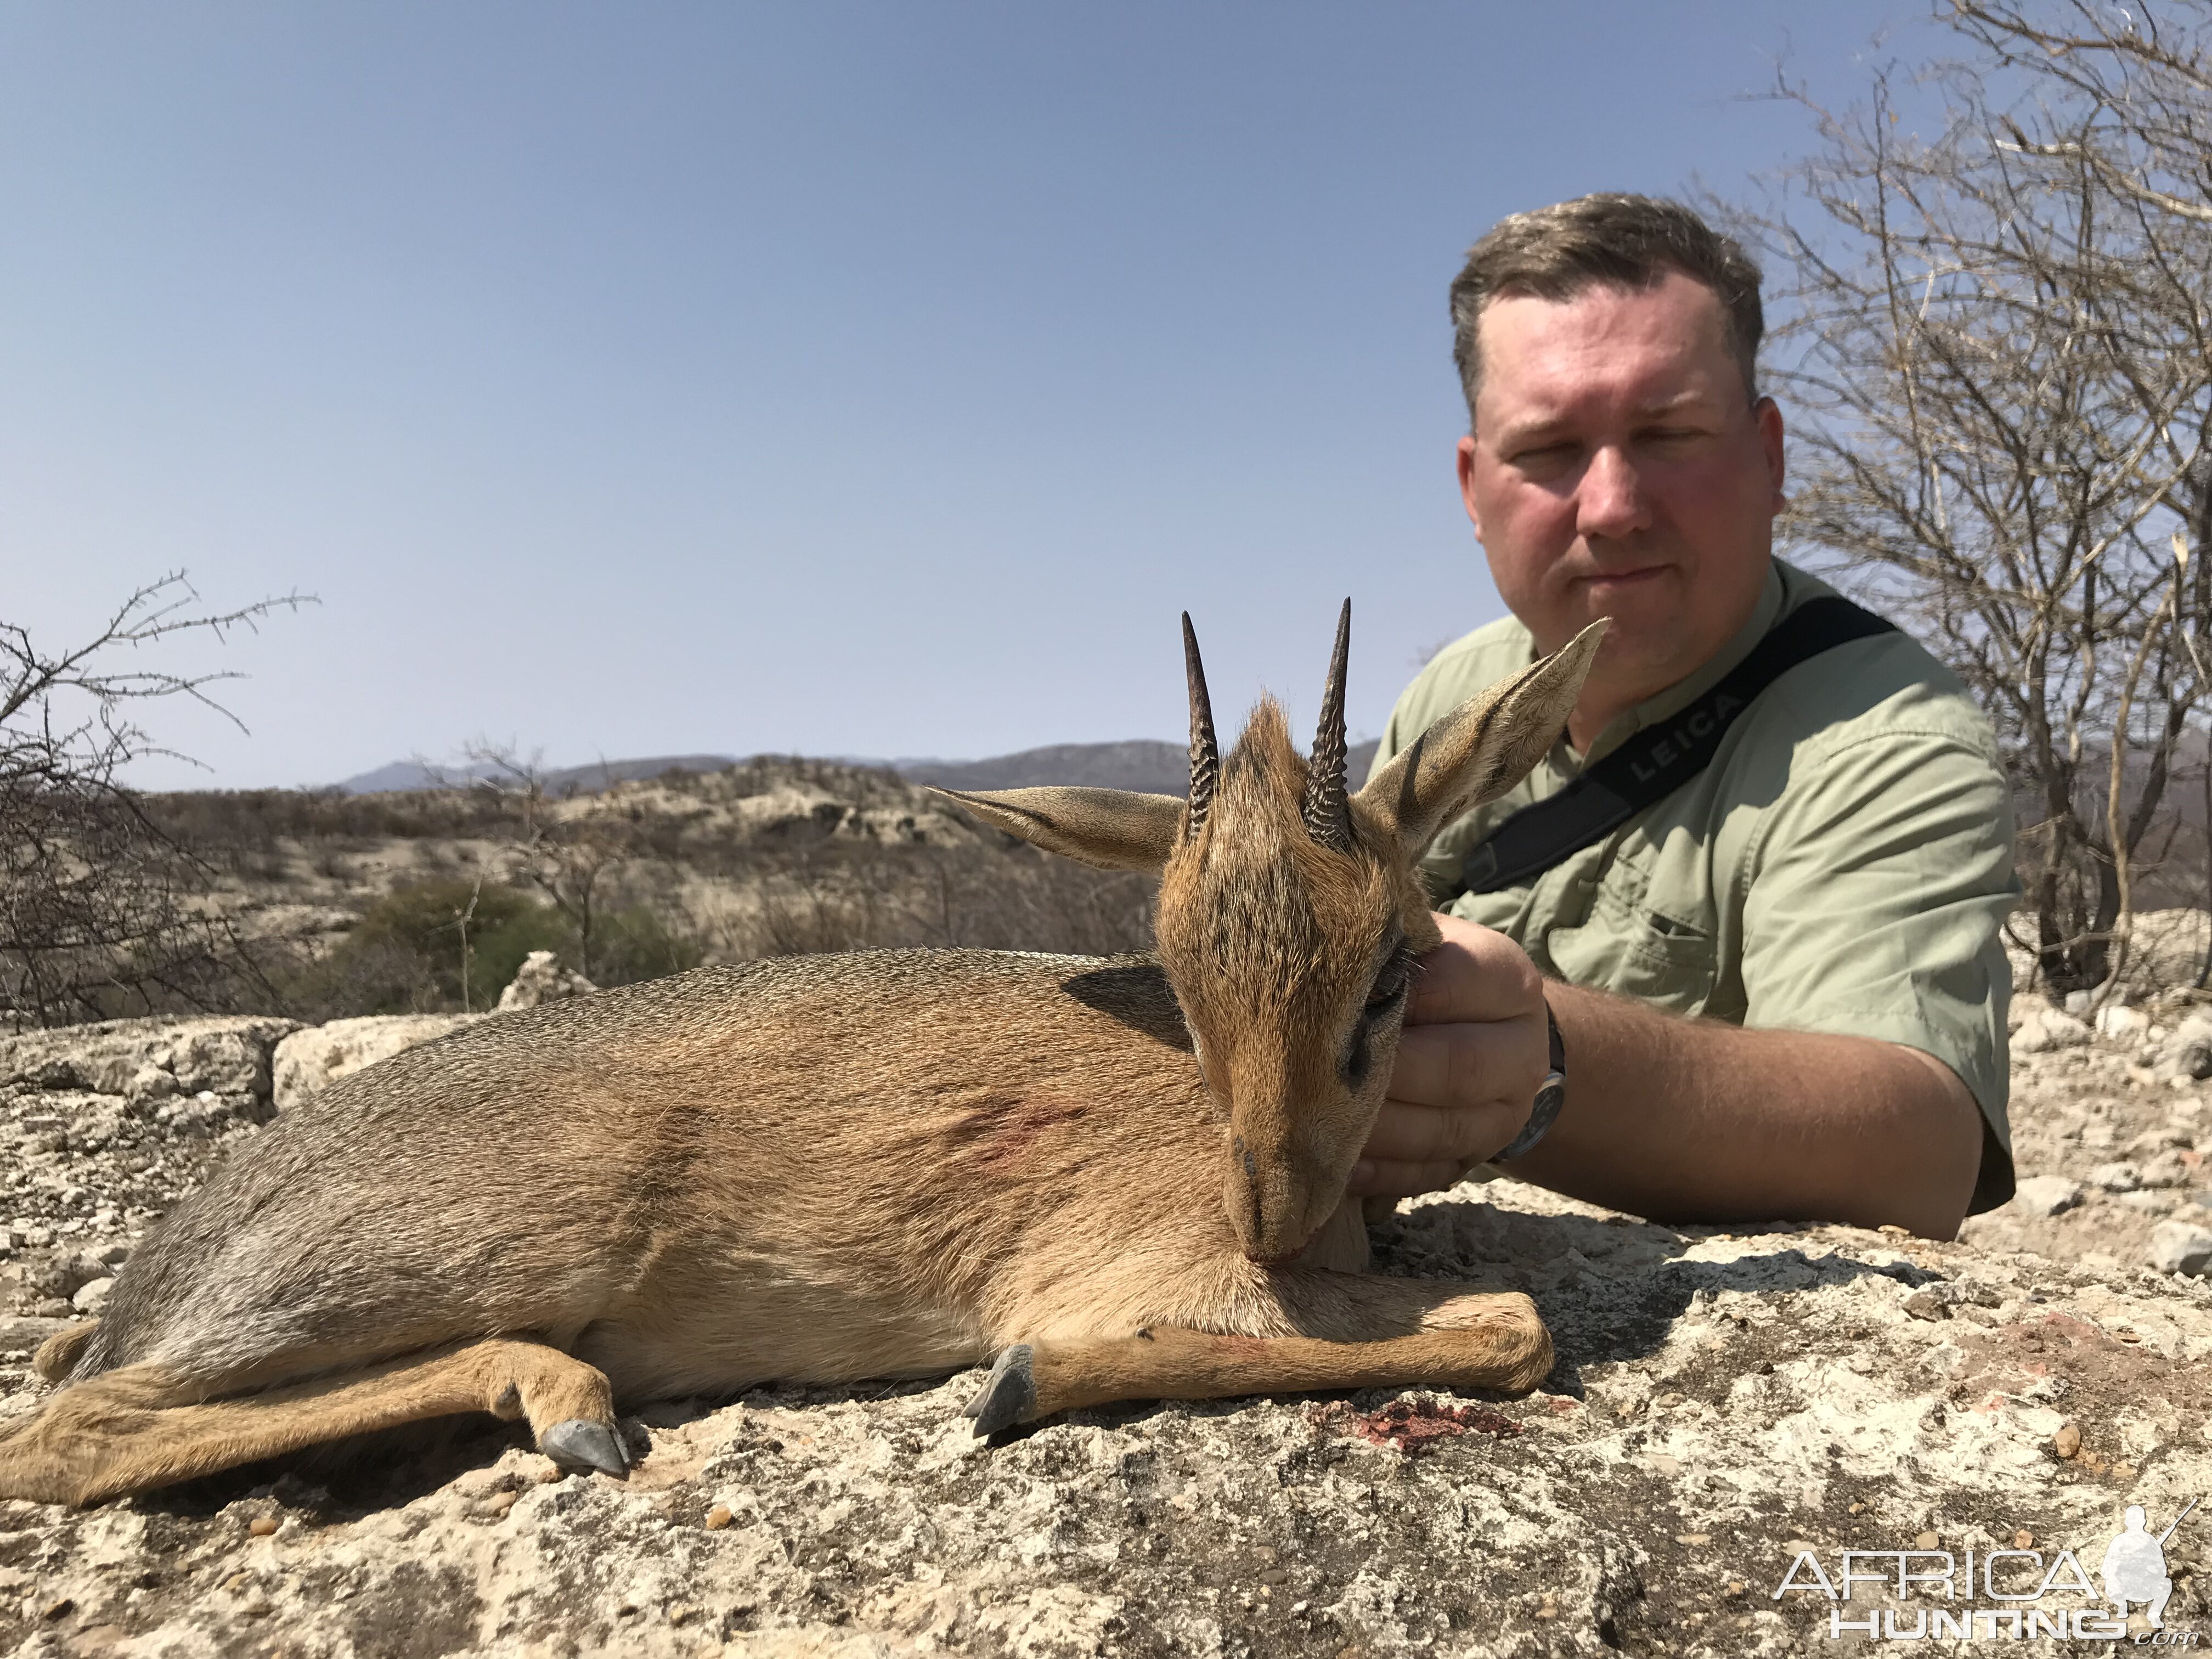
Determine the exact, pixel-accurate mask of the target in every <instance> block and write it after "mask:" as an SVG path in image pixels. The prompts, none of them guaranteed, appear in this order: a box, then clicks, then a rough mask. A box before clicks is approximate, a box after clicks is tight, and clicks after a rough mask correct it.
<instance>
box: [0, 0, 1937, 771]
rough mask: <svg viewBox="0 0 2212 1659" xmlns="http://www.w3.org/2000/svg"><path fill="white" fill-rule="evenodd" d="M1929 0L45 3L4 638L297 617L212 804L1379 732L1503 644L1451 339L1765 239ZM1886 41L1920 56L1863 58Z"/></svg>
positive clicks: (3, 360)
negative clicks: (1461, 458)
mask: <svg viewBox="0 0 2212 1659" xmlns="http://www.w3.org/2000/svg"><path fill="white" fill-rule="evenodd" d="M1921 15H1922V14H1921V11H1920V8H1919V6H1918V5H1917V3H1914V0H1897V3H1882V4H1859V3H1842V0H1834V3H1823V4H1820V5H1817V6H1813V5H1807V4H1804V3H1802V0H1796V3H1792V0H1756V3H1755V0H1741V3H1705V4H1700V3H1694V0H1682V3H1676V4H1671V5H1667V6H1652V5H1649V4H1626V3H1620V4H1612V3H1607V4H1595V3H1574V0H1565V3H1553V4H1550V5H1547V6H1542V7H1526V6H1510V5H1504V4H1422V3H1395V4H1392V5H1389V6H1353V5H1328V6H1322V5H1302V4H1295V3H1292V4H1268V5H1264V6H1263V5H1260V4H1256V3H1253V4H1234V5H1231V4H1215V3H1205V0H1192V3H1176V4H1166V3H1161V4H1145V3H1139V4H1121V5H1114V6H1084V7H1076V6H1070V5H1055V4H1047V5H1036V4H1028V5H1014V4H1006V5H981V4H953V3H947V4H933V3H924V4H915V3H898V4H893V3H882V4H860V3H851V4H847V3H837V0H824V3H812V4H806V5H800V4H797V3H788V4H774V5H733V4H732V5H704V4H701V5H672V4H646V5H635V6H626V7H620V8H616V7H601V6H584V5H558V4H539V3H532V4H527V5H525V4H495V3H471V4H465V5H450V4H439V5H428V4H404V3H379V4H376V5H374V6H369V5H356V6H349V7H338V6H335V5H315V4H301V5H279V4H273V3H272V4H261V5H222V4H194V5H185V6H155V5H151V4H142V5H137V6H125V5H118V6H112V7H88V6H78V5H64V4H50V3H24V4H17V5H14V6H10V7H9V8H7V9H4V10H0V222H5V223H6V225H7V226H8V234H6V236H5V237H4V238H0V617H6V618H8V619H10V620H17V621H21V622H23V623H27V624H29V625H31V626H32V627H33V628H34V629H35V630H36V631H37V632H38V634H39V635H40V636H41V637H42V638H43V639H45V640H46V641H49V642H52V643H58V642H60V641H62V640H64V638H70V637H73V636H74V635H78V634H81V633H82V632H84V631H85V630H86V629H87V628H88V626H89V624H90V623H91V622H92V620H93V618H94V617H95V615H96V614H97V613H98V612H100V611H102V610H103V609H104V608H105V607H106V606H107V605H110V604H112V602H113V601H114V600H115V599H117V598H118V597H119V596H120V595H121V594H122V593H123V592H126V591H127V590H128V589H129V588H131V586H134V585H135V584H137V583H138V582H140V581H143V580H147V579H149V577H151V576H153V575H155V574H159V573H161V571H164V570H167V569H169V568H176V567H184V568H189V570H190V571H191V576H192V579H193V580H194V582H195V583H196V585H197V586H198V587H199V589H200V591H201V592H202V593H203V594H204V596H205V597H206V599H208V600H209V601H210V603H213V604H217V605H233V604H236V603H240V602H243V601H245V600H247V599H253V598H257V597H258V596H260V595H263V594H264V593H270V592H283V591H286V590H289V589H293V588H298V589H301V590H304V591H307V592H313V593H316V594H318V595H319V596H320V599H321V604H320V605H319V606H318V607H316V608H314V609H312V610H308V611H303V612H301V613H299V614H297V615H293V616H281V617H277V618H276V619H275V620H274V621H272V622H271V623H269V624H268V625H267V626H266V627H265V628H264V629H263V630H262V631H261V632H260V633H259V634H258V635H242V636H239V637H237V638H234V639H233V640H232V641H231V642H230V643H229V644H228V646H227V647H223V648H222V649H221V650H219V651H216V650H212V649H210V648H205V647H195V648H194V649H192V650H191V651H189V652H179V653H175V655H174V658H173V661H174V662H175V663H176V665H180V666H192V667H222V668H228V669H235V670H238V671H242V672H243V673H244V674H245V675H246V677H247V678H245V679H243V680H241V681H240V682H237V683H236V684H234V685H233V686H231V687H230V688H229V690H228V693H227V694H226V695H227V701H228V702H229V704H230V706H231V707H232V708H234V709H235V710H236V712H237V713H238V714H240V716H241V717H242V718H243V719H244V720H245V721H246V724H247V726H249V727H250V728H251V732H250V735H241V734H240V733H238V732H234V731H232V730H230V729H229V728H228V727H227V726H223V725H222V724H221V723H220V722H219V721H216V720H214V719H213V718H212V717H210V716H208V715H206V714H203V713H199V712H197V711H193V710H191V709H188V708H181V707H179V708H170V709H167V710H166V711H163V712H161V714H160V717H159V719H158V720H157V723H156V728H155V729H156V735H157V736H159V737H160V738H162V739H164V740H165V741H167V742H168V743H170V744H173V745H174V746H176V747H178V748H179V749H182V750H185V751H187V752H189V753H191V754H193V755H196V756H197V757H199V758H200V759H201V760H203V761H204V762H206V763H208V765H209V767H210V769H211V770H210V771H208V772H205V773H193V772H188V771H186V770H185V769H182V768H180V767H179V766H178V765H177V764H175V763H167V762H160V763H149V764H147V765H145V766H143V768H142V769H140V771H139V772H138V774H137V777H138V779H139V781H142V782H143V783H145V784H147V785H149V786H150V787H179V786H189V785H192V784H205V783H215V784H220V785H222V786H225V787H250V786H258V785H267V784H279V785H283V784H300V783H316V782H323V781H332V780H335V779H337V778H341V777H344V776H346V775H350V774H352V773H356V772H359V771H362V770H364V769H368V768H370V767H372V766H374V765H377V764H379V763H383V762H386V761H388V760H392V759H396V758H401V757H405V756H408V755H410V754H413V753H420V754H424V755H427V756H429V757H433V758H437V757H443V756H447V755H449V754H450V753H451V752H452V751H453V750H454V749H455V747H456V746H457V745H458V744H460V743H461V742H462V741H463V740H465V739H466V738H470V737H471V736H472V735H474V734H477V733H485V734H489V735H490V736H491V737H493V738H496V739H503V740H505V739H511V740H513V741H515V742H517V743H519V744H520V745H521V746H522V747H523V748H524V749H525V750H531V749H542V750H544V754H545V757H546V758H547V760H548V761H549V762H550V763H580V762H584V761H588V760H590V759H592V758H593V757H595V756H604V757H621V756H631V755H641V754H656V753H672V752H680V751H686V750H707V751H721V752H726V753H732V754H749V753H752V752H756V751H759V750H796V751H799V752H804V753H813V754H867V755H921V754H936V755H945V756H978V755H986V754H994V753H1000V752H1004V751H1006V750H1014V749H1019V748H1025V747H1030V746H1032V745H1035V744H1046V743H1055V742H1075V741H1087V740H1097V739H1109V738H1127V737H1164V738H1173V737H1176V735H1178V734H1179V732H1180V731H1181V729H1182V726H1183V723H1184V714H1183V708H1182V674H1181V668H1180V660H1179V645H1178V640H1177V634H1176V613H1177V612H1178V611H1181V610H1182V609H1184V608H1185V607H1188V609H1189V610H1190V611H1192V613H1193V615H1194V617H1195V618H1196V620H1197V623H1198V626H1199V629H1200V638H1201V640H1202V641H1204V643H1205V645H1206V653H1207V660H1208V665H1209V669H1210V672H1211V677H1212V683H1213V690H1214V699H1215V703H1216V707H1217V708H1218V709H1221V710H1223V711H1227V710H1230V709H1240V708H1243V706H1244V705H1246V704H1247V703H1248V702H1249V700H1250V698H1251V697H1252V696H1254V695H1255V693H1256V692H1257V691H1258V690H1260V688H1261V687H1262V686H1263V685H1265V686H1267V687H1271V688H1273V690H1276V691H1277V692H1278V693H1279V694H1280V695H1282V696H1284V698H1285V701H1286V702H1288V703H1289V704H1290V706H1291V711H1292V714H1293V718H1294V720H1297V721H1298V722H1299V723H1300V724H1301V725H1303V723H1304V722H1305V721H1306V720H1310V716H1311V711H1312V710H1313V708H1314V707H1315V704H1316V701H1317V697H1318V692H1319V682H1320V678H1321V675H1322V668H1323V666H1324V663H1325V659H1326V654H1327V650H1328V636H1329V634H1330V630H1331V627H1332V624H1333V621H1334V611H1335V606H1336V604H1337V601H1338V600H1339V599H1340V598H1341V597H1342V596H1343V595H1345V594H1346V593H1347V592H1348V593H1350V594H1351V595H1352V599H1353V607H1354V628H1353V648H1352V686H1351V720H1352V725H1353V726H1354V727H1355V728H1358V729H1359V730H1362V731H1364V732H1373V731H1375V730H1376V729H1378V728H1379V727H1380V726H1381V724H1382V721H1383V718H1384V716H1385V715H1386V714H1388V712H1389V706H1390V703H1391V701H1392V700H1393V698H1394V697H1395V695H1396V693H1397V691H1398V690H1399V689H1400V688H1401V685H1402V684H1403V683H1404V682H1405V680H1406V679H1407V677H1408V676H1409V675H1410V673H1411V672H1412V670H1413V665H1414V664H1415V662H1416V661H1417V659H1418V658H1419V655H1420V654H1421V653H1423V652H1424V651H1425V648H1426V647H1431V646H1433V645H1434V644H1436V643H1437V642H1438V641H1442V640H1443V639H1446V638H1449V637H1451V636H1454V635H1457V634H1460V633H1462V632H1464V631H1465V630H1466V629H1469V628H1471V627H1474V626H1475V625H1477V624H1479V623H1482V622H1484V621H1486V620H1488V619H1490V618H1492V617H1495V616H1496V615H1498V600H1497V598H1496V595H1495V594H1494V592H1492V588H1491V586H1490V583H1489V580H1488V577H1487V575H1486V574H1485V571H1484V568H1483V565H1482V562H1481V556H1480V548H1479V547H1478V546H1477V545H1476V544H1475V543H1474V539H1473V537H1472V534H1471V532H1469V531H1468V526H1467V524H1466V521H1465V519H1464V517H1463V516H1462V513H1461V511H1460V507H1459V502H1458V499H1457V495H1456V493H1455V487H1454V484H1453V479H1452V466H1451V455H1452V446H1453V444H1454V442H1455V439H1456V438H1457V436H1458V435H1459V433H1460V431H1461V429H1462V426H1463V424H1464V418H1465V417H1464V412H1463V410H1462V409H1461V408H1460V406H1459V404H1458V401H1457V392H1456V388H1455V382H1454V379H1453V374H1452V370H1451V366H1450V360H1449V328H1448V325H1447V322H1446V319H1445V313H1444V290H1445V287H1446V284H1447V283H1449V279H1450V277H1451V276H1452V274H1453V273H1454V271H1455V270H1456V269H1457V266H1458V262H1459V258H1460V257H1461V255H1462V252H1463V251H1464V249H1465V247H1466V246H1467V244H1468V242H1469V241H1471V240H1473V239H1474V236H1475V235H1476V234H1479V233H1480V231H1481V230H1482V229H1483V228H1485V227H1486V225H1488V224H1489V223H1490V222H1492V220H1493V219H1495V218H1496V217H1497V216H1499V215H1500V214H1503V213H1505V212H1509V211H1511V210H1516V209H1519V208H1524V207H1529V206H1534V205H1538V204H1542V203H1545V202H1547V201H1552V200H1556V199H1559V198H1560V197H1566V196H1571V195H1574V194H1577V193H1579V192H1582V191H1587V190H1593V189H1607V188H1611V189H1635V190H1645V191H1656V192H1680V191H1684V190H1685V189H1686V188H1688V187H1689V186H1691V185H1692V183H1693V182H1695V181H1697V180H1699V179H1702V180H1703V181H1705V183H1706V184H1708V185H1711V186H1712V187H1713V188H1714V189H1716V190H1717V191H1721V192H1722V193H1723V194H1727V195H1735V194H1741V193H1742V192H1743V191H1745V190H1746V189H1747V187H1748V184H1749V181H1750V180H1751V179H1753V177H1754V176H1755V175H1758V174H1761V173H1767V172H1769V171H1771V169H1773V168H1774V167H1777V166H1778V165H1780V164H1781V163H1782V162H1784V161H1786V160H1787V159H1788V158H1789V157H1790V156H1791V155H1796V154H1798V153H1801V152H1802V150H1803V149H1805V148H1806V146H1807V145H1808V143H1809V142H1810V134H1809V131H1808V126H1807V124H1806V122H1805V119H1804V118H1803V117H1802V114H1801V113H1800V112H1797V111H1796V110H1795V109H1793V108H1792V107H1790V106H1787V105H1784V104H1779V103H1776V102H1773V101H1769V100H1760V99H1759V98H1757V97H1756V96H1755V95H1753V94H1758V93H1759V92H1760V91H1762V90H1763V89H1764V88H1767V87H1768V86H1770V85H1771V82H1772V80H1773V76H1774V72H1775V64H1776V63H1777V61H1778V60H1780V61H1782V62H1783V63H1784V64H1787V65H1788V66H1789V67H1790V69H1791V70H1793V71H1794V72H1795V73H1796V74H1797V75H1799V76H1802V77H1804V78H1805V79H1806V80H1808V82H1810V83H1811V84H1812V85H1813V86H1814V88H1815V89H1816V90H1818V91H1820V92H1821V93H1822V94H1825V95H1826V96H1827V97H1829V98H1830V99H1832V100H1836V101H1840V102H1848V101H1850V99H1851V98H1852V97H1854V96H1855V95H1856V94H1857V91H1858V89H1859V88H1862V87H1863V85H1864V83H1865V80H1866V76H1867V65H1868V63H1869V61H1870V58H1871V57H1876V56H1882V55H1887V54H1891V53H1899V52H1902V53H1904V54H1905V55H1906V56H1908V57H1911V56H1914V55H1917V54H1923V53H1924V52H1926V51H1927V50H1928V49H1929V46H1931V45H1940V44H1941V43H1942V37H1940V36H1938V35H1934V34H1931V33H1930V32H1929V30H1928V29H1927V28H1926V27H1925V26H1924V25H1922V24H1920V23H1919V22H1918V21H1917V19H1918V18H1919V17H1920V16H1921ZM1885 28H1887V31H1888V39H1887V45H1886V46H1884V47H1883V48H1882V49H1881V52H1875V53H1869V42H1870V40H1873V39H1874V38H1875V36H1876V35H1877V34H1878V33H1881V32H1883V31H1884V30H1885Z"/></svg>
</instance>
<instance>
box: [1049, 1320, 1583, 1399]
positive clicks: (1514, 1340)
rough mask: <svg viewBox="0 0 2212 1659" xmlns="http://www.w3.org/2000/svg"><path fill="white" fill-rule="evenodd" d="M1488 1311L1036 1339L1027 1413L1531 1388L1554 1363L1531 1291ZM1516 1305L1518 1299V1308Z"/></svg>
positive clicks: (1548, 1337) (1548, 1334)
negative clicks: (1410, 1326) (1388, 1329)
mask: <svg viewBox="0 0 2212 1659" xmlns="http://www.w3.org/2000/svg"><path fill="white" fill-rule="evenodd" d="M1493 1300H1494V1302H1495V1303H1496V1304H1499V1305H1498V1306H1495V1307H1493V1308H1492V1309H1490V1310H1486V1311H1487V1313H1488V1315H1489V1316H1488V1317H1486V1318H1480V1319H1479V1320H1478V1319H1475V1310H1472V1309H1468V1310H1463V1311H1464V1312H1465V1314H1466V1315H1467V1316H1468V1317H1469V1318H1470V1320H1471V1321H1474V1322H1470V1323H1468V1325H1466V1326H1464V1327H1463V1328H1443V1329H1436V1330H1425V1331H1423V1332H1421V1333H1420V1334H1418V1335H1413V1336H1401V1337H1393V1338H1389V1339H1387V1340H1383V1341H1380V1342H1325V1341H1321V1340H1316V1339H1315V1338H1312V1337H1303V1336H1287V1337H1285V1336H1275V1337H1268V1336H1215V1335H1212V1334H1209V1333H1207V1332H1204V1331H1191V1330H1182V1329H1179V1328H1174V1327H1169V1326H1163V1327H1160V1328H1157V1329H1154V1330H1151V1331H1146V1332H1141V1333H1139V1334H1138V1335H1135V1336H1132V1337H1115V1338H1106V1339H1103V1340H1096V1341H1088V1342H1040V1343H1037V1344H1036V1345H1034V1348H1033V1352H1032V1355H1031V1358H1030V1374H1031V1377H1032V1379H1033V1382H1034V1385H1035V1388H1036V1404H1035V1406H1034V1407H1032V1408H1031V1409H1030V1411H1029V1412H1028V1413H1025V1420H1029V1421H1035V1420H1036V1419H1040V1418H1045V1417H1049V1416H1051V1415H1052V1414H1053V1413H1055V1412H1064V1411H1073V1410H1075V1409H1077V1408H1079V1407H1084V1406H1097V1405H1103V1404H1104V1403H1106V1402H1107V1401H1114V1400H1217V1399H1226V1398H1231V1397H1234V1396H1236V1395H1261V1394H1305V1393H1309V1392H1312V1391H1314V1390H1317V1389H1327V1390H1330V1391H1341V1390H1345V1389H1371V1388H1395V1387H1401V1386H1404V1385H1408V1384H1423V1385H1426V1386H1429V1387H1441V1388H1480V1389H1504V1390H1507V1391H1509V1392H1513V1393H1518V1392H1521V1391H1522V1390H1524V1389H1532V1388H1534V1387H1535V1386H1536V1384H1537V1383H1541V1382H1542V1381H1543V1379H1544V1376H1545V1373H1546V1372H1547V1371H1549V1370H1551V1368H1552V1339H1551V1334H1550V1333H1548V1332H1547V1331H1546V1330H1545V1328H1544V1326H1543V1322H1541V1320H1539V1319H1538V1318H1537V1317H1536V1316H1535V1309H1534V1305H1533V1304H1530V1303H1529V1302H1528V1298H1526V1297H1504V1296H1501V1297H1495V1298H1493ZM1514 1304H1517V1305H1514Z"/></svg>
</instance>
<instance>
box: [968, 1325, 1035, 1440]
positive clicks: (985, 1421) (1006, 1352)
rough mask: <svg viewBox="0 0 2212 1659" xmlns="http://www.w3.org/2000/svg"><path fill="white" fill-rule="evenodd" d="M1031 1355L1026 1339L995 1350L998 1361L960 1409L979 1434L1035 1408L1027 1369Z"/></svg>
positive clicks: (1008, 1425)
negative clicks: (997, 1351)
mask: <svg viewBox="0 0 2212 1659" xmlns="http://www.w3.org/2000/svg"><path fill="white" fill-rule="evenodd" d="M1033 1357H1034V1356H1033V1354H1032V1352H1031V1351H1030V1345H1029V1344H1028V1343H1026V1342H1017V1343H1016V1344H1015V1345H1014V1346H1012V1347H1011V1348H1001V1349H1000V1351H999V1361H998V1364H995V1365H994V1366H992V1367H991V1374H990V1376H987V1377H985V1378H984V1379H983V1386H982V1387H981V1389H977V1390H976V1391H975V1398H974V1399H973V1400H971V1401H969V1402H968V1403H967V1404H966V1405H964V1406H963V1407H961V1408H960V1414H961V1416H963V1417H972V1418H974V1419H975V1432H976V1434H977V1435H978V1436H979V1437H981V1436H983V1435H987V1434H996V1433H997V1432H998V1431H1000V1429H1010V1428H1012V1427H1013V1425H1015V1424H1017V1423H1020V1422H1024V1421H1025V1420H1027V1419H1028V1418H1029V1416H1030V1413H1032V1412H1034V1411H1035V1410H1036V1377H1035V1376H1032V1375H1031V1374H1030V1360H1031V1358H1033Z"/></svg>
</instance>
